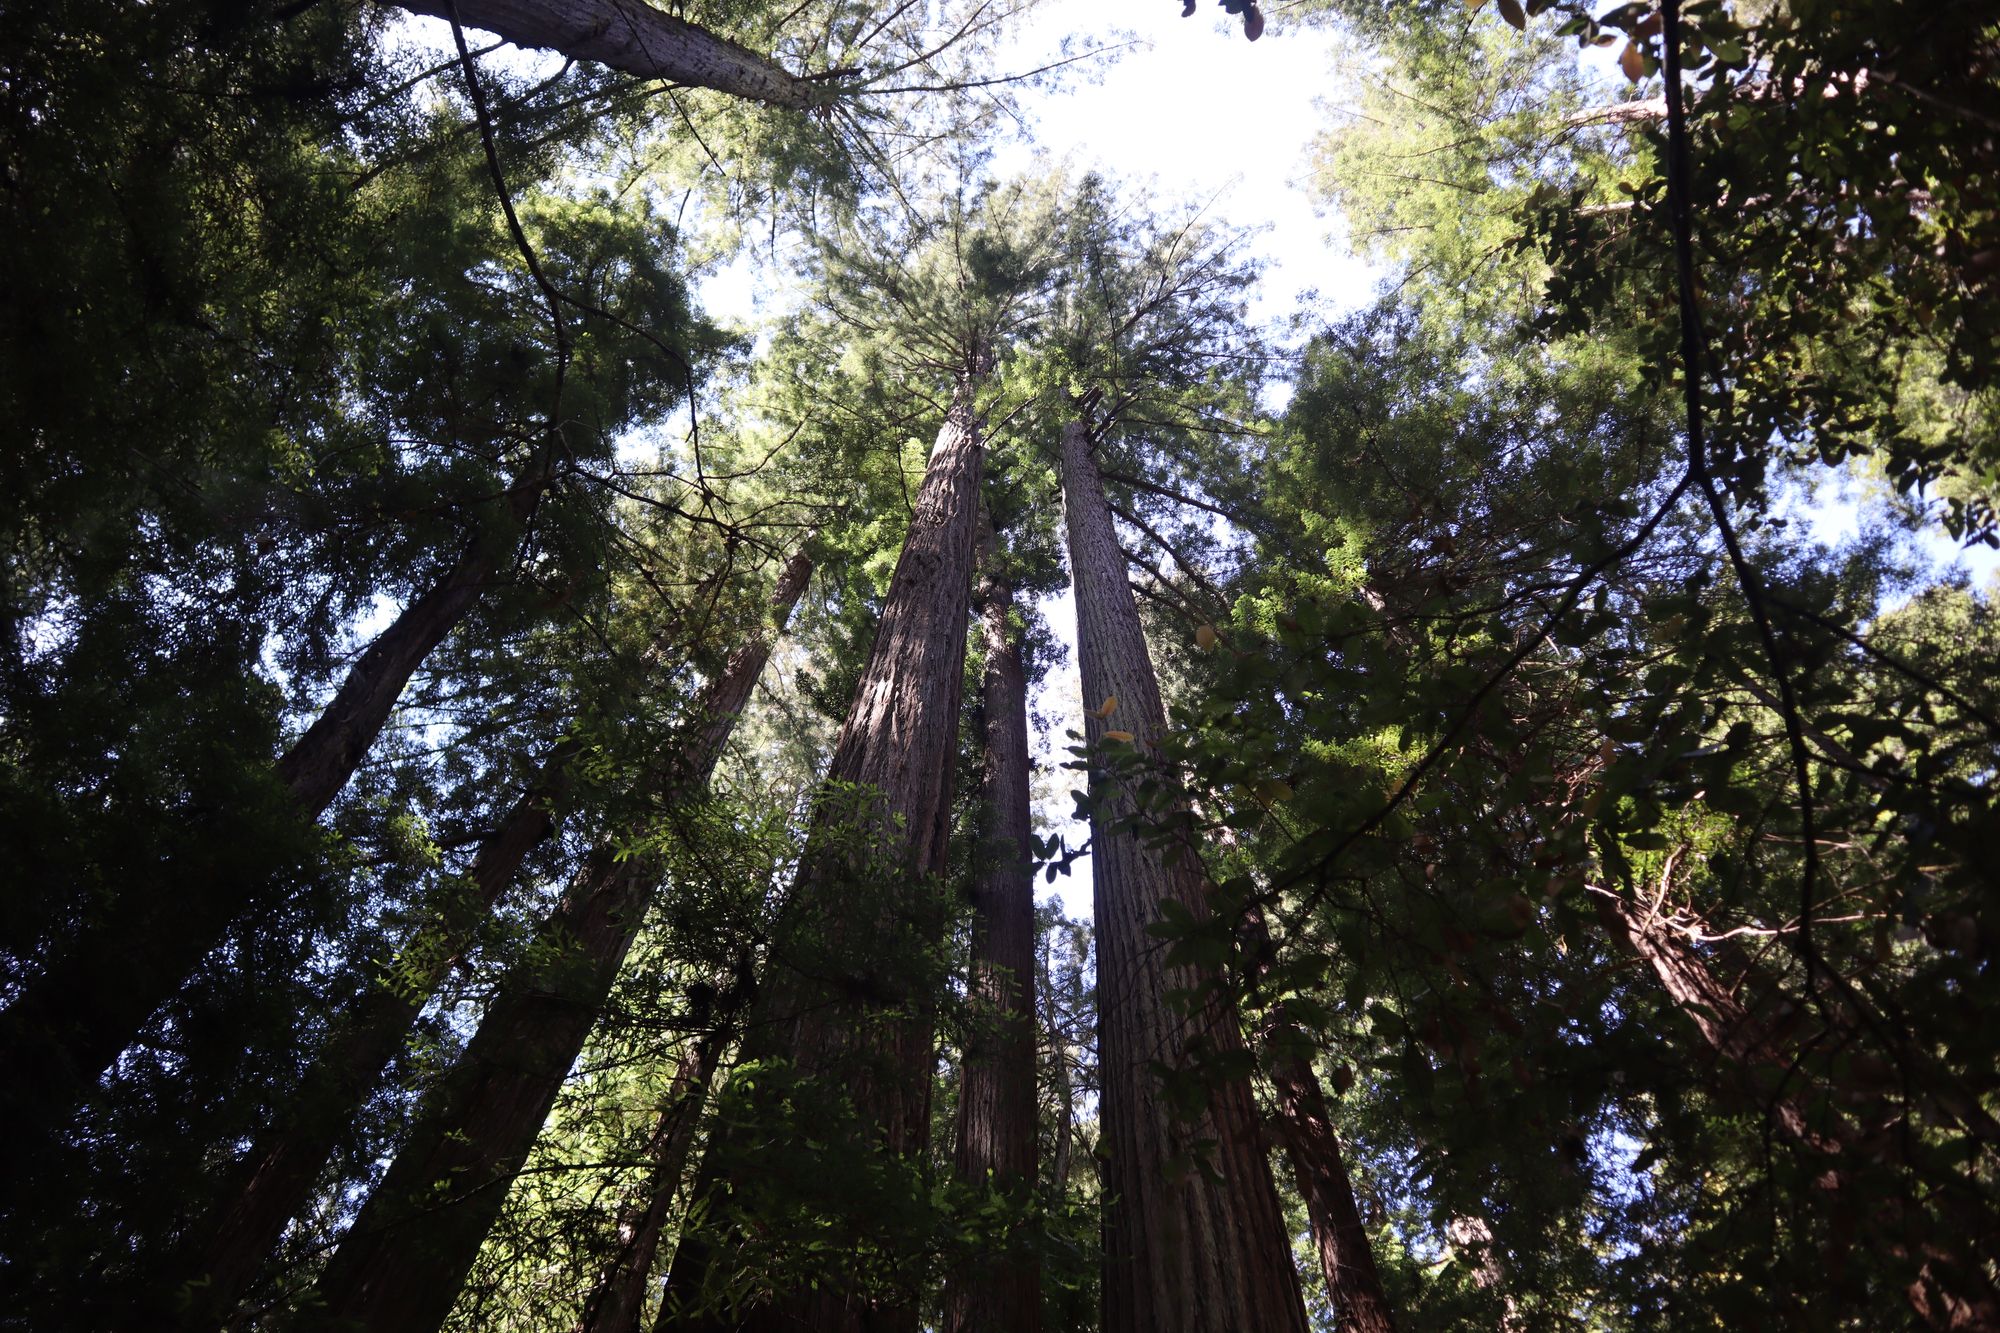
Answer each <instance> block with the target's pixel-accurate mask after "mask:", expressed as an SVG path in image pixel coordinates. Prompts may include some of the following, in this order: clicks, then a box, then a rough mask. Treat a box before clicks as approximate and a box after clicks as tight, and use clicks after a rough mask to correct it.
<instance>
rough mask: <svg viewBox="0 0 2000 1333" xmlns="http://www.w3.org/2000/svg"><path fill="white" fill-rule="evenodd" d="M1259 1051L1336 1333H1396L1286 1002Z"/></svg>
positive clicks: (1227, 841) (1261, 1036)
mask: <svg viewBox="0 0 2000 1333" xmlns="http://www.w3.org/2000/svg"><path fill="white" fill-rule="evenodd" d="M1235 840H1236V835H1235V833H1234V831H1233V830H1231V829H1228V828H1226V827H1225V828H1224V829H1223V830H1222V841H1223V844H1224V845H1225V846H1233V845H1234V844H1235ZM1246 925H1247V928H1248V929H1249V931H1250V932H1251V936H1252V939H1253V942H1255V943H1257V944H1259V945H1262V946H1264V950H1263V952H1264V953H1265V956H1266V957H1269V956H1271V954H1270V952H1269V945H1270V938H1271V937H1270V930H1269V928H1268V926H1266V924H1265V921H1264V915H1263V913H1262V912H1261V911H1258V910H1256V909H1252V912H1251V914H1250V918H1249V920H1248V922H1247V923H1246ZM1258 1045H1259V1047H1260V1048H1261V1052H1260V1053H1261V1054H1262V1055H1263V1058H1264V1066H1265V1068H1266V1069H1267V1070H1268V1071H1269V1072H1270V1075H1271V1086H1272V1089H1273V1090H1274V1091H1275V1092H1276V1093H1277V1127H1278V1134H1279V1138H1280V1139H1281V1140H1282V1142H1283V1145H1284V1149H1285V1156H1286V1157H1287V1158H1288V1159H1289V1160H1290V1162H1291V1164H1292V1175H1293V1178H1294V1179H1296V1180H1297V1181H1298V1186H1299V1197H1300V1198H1301V1199H1303V1200H1305V1205H1306V1220H1307V1223H1308V1225H1309V1226H1310V1227H1311V1230H1312V1238H1313V1248H1314V1249H1315V1250H1317V1251H1318V1252H1319V1266H1320V1274H1321V1276H1322V1277H1324V1278H1325V1280H1326V1294H1327V1296H1328V1298H1329V1299H1330V1300H1331V1301H1332V1302H1333V1314H1334V1327H1335V1328H1337V1329H1339V1330H1340V1333H1394V1330H1395V1326H1396V1321H1395V1318H1394V1316H1393V1315H1392V1314H1391V1307H1390V1305H1389V1294H1388V1293H1387V1292H1386V1291H1384V1290H1383V1289H1382V1275H1381V1273H1380V1272H1379V1271H1378V1270H1377V1269H1376V1267H1375V1247H1374V1246H1373V1245H1372V1244H1371V1243H1370V1242H1369V1240H1368V1229H1367V1228H1366V1227H1365V1226H1363V1225H1362V1224H1361V1210H1360V1209H1359V1208H1357V1207H1356V1206H1355V1203H1354V1182H1353V1180H1352V1179H1351V1178H1350V1177H1349V1176H1348V1174H1347V1158H1346V1155H1345V1154H1344V1153H1342V1152H1341V1150H1340V1136H1339V1135H1338V1134H1337V1133H1335V1132H1334V1128H1333V1114H1332V1112H1331V1111H1330V1110H1329V1109H1328V1107H1327V1103H1326V1090H1325V1088H1323V1087H1322V1086H1321V1085H1320V1081H1319V1075H1318V1074H1316V1073H1314V1072H1313V1067H1312V1059H1311V1051H1312V1039H1311V1038H1310V1037H1309V1036H1308V1035H1307V1034H1306V1031H1305V1029H1304V1028H1303V1027H1302V1026H1301V1025H1300V1024H1298V1023H1297V1022H1295V1021H1294V1020H1293V1019H1292V1017H1291V1015H1289V1014H1288V1013H1286V1010H1285V1005H1284V1004H1283V1003H1282V1002H1281V1003H1279V1004H1278V1005H1277V1006H1276V1007H1275V1008H1274V1009H1273V1010H1272V1011H1271V1014H1270V1016H1269V1017H1268V1018H1267V1019H1266V1020H1265V1021H1264V1023H1263V1025H1262V1028H1261V1030H1260V1031H1259V1033H1258Z"/></svg>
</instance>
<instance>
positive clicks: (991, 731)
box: [945, 522, 1041, 1333]
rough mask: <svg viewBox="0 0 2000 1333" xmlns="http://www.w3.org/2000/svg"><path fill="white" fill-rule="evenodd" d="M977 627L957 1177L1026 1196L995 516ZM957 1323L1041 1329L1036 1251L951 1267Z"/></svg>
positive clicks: (1008, 735)
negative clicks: (976, 839)
mask: <svg viewBox="0 0 2000 1333" xmlns="http://www.w3.org/2000/svg"><path fill="white" fill-rule="evenodd" d="M980 557H981V561H982V564H983V565H984V576H983V577H982V579H981V580H980V586H979V595H978V602H979V613H980V614H979V618H980V632H981V636H982V639H983V641H984V644H985V649H986V678H985V681H984V685H983V695H982V704H983V709H982V711H983V712H984V715H985V717H984V721H985V732H986V735H985V747H986V756H985V777H984V783H985V788H984V792H983V796H984V802H983V804H984V806H985V814H986V821H987V822H986V827H985V830H984V832H985V837H984V838H983V840H982V844H981V847H980V857H979V864H980V869H979V871H978V873H977V875H976V877H975V879H974V881H973V888H972V913H973V915H972V969H971V977H970V980H969V982H968V987H967V989H968V993H969V994H968V998H969V999H970V1001H971V1005H972V1009H973V1014H972V1029H971V1033H970V1035H969V1036H968V1037H967V1039H966V1049H965V1056H964V1060H963V1063H962V1065H961V1072H960V1076H959V1102H958V1153H957V1167H958V1175H959V1179H961V1180H963V1181H965V1182H966V1183H968V1184H970V1185H972V1186H974V1187H975V1188H979V1187H983V1186H985V1185H986V1184H987V1183H988V1182H990V1183H991V1185H992V1187H993V1188H994V1189H995V1190H997V1191H999V1192H1001V1193H1002V1194H1005V1195H1008V1196H1009V1197H1011V1198H1014V1199H1015V1200H1017V1201H1019V1202H1021V1203H1023V1204H1025V1203H1026V1202H1027V1201H1028V1198H1029V1195H1030V1192H1031V1191H1032V1189H1033V1186H1034V1182H1035V1131H1036V1125H1035V1112H1036V1105H1035V870H1034V863H1033V861H1032V860H1031V858H1030V848H1031V844H1030V841H1029V839H1030V837H1031V836H1032V830H1033V822H1032V819H1031V817H1030V814H1029V803H1028V777H1029V769H1030V761H1029V757H1028V679H1027V673H1026V672H1025V670H1024V669H1023V667H1022V663H1021V645H1020V641H1019V640H1018V638H1017V637H1016V636H1015V634H1014V632H1013V630H1012V628H1011V627H1010V625H1009V623H1008V622H1009V620H1010V618H1011V617H1012V614H1013V610H1014V591H1013V588H1012V587H1010V586H1009V584H1008V583H1007V581H1006V578H1005V576H1004V574H1002V573H1001V572H1000V570H999V567H998V565H999V549H998V543H997V540H996V538H995V535H994V532H993V528H992V525H991V523H990V522H989V523H988V524H987V526H986V529H985V532H984V534H983V536H982V540H981V550H980ZM945 1327H946V1328H947V1329H949V1330H952V1333H1035V1331H1036V1330H1037V1329H1039V1328H1040V1327H1041V1276H1040V1269H1039V1266H1038V1265H1037V1264H1036V1262H1035V1258H1034V1255H1033V1253H1032V1252H1027V1251H1025V1250H1024V1251H1023V1252H1016V1253H1008V1254H1003V1255H999V1256H996V1257H994V1258H992V1259H990V1260H988V1261H986V1262H984V1263H980V1264H978V1265H977V1266H975V1267H971V1268H969V1269H967V1270H966V1271H963V1272H959V1273H955V1274H953V1275H952V1277H951V1279H950V1281H949V1282H948V1283H947V1285H946V1289H945Z"/></svg>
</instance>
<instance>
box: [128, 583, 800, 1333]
mask: <svg viewBox="0 0 2000 1333" xmlns="http://www.w3.org/2000/svg"><path fill="white" fill-rule="evenodd" d="M810 570H811V562H810V560H809V559H808V558H807V557H806V556H805V555H804V554H803V552H802V553H801V554H800V555H798V556H795V557H794V560H793V564H792V565H791V566H790V567H789V568H788V570H787V573H786V574H785V575H784V576H782V581H781V584H780V589H779V594H778V600H779V601H780V603H781V605H782V604H783V599H784V598H786V597H788V596H793V595H795V593H796V590H797V588H802V587H803V586H804V580H805V579H806V577H808V575H809V574H810ZM677 631H678V627H676V628H675V629H674V630H669V631H667V632H665V633H663V634H662V636H661V638H660V641H659V649H660V650H661V651H663V652H664V651H671V645H672V642H673V639H674V635H675V633H676V632H677ZM732 720H733V719H732V718H730V717H724V718H720V719H717V718H704V719H700V720H699V726H700V727H701V728H702V729H704V730H703V734H699V735H697V736H696V738H695V739H694V741H693V744H692V748H693V749H694V750H697V751H705V750H707V749H714V750H716V751H717V752H719V751H720V749H721V747H722V745H723V744H724V743H726V741H727V738H728V737H727V730H726V728H727V726H728V724H729V722H730V721H732ZM718 726H719V727H722V728H724V730H723V732H722V734H721V735H719V736H714V735H708V734H706V732H707V731H711V730H713V729H714V728H716V727H718ZM581 749H582V746H581V745H580V743H578V742H575V741H568V740H565V741H562V742H560V743H558V744H557V745H556V746H555V748H554V749H553V750H552V751H551V752H550V754H549V757H548V758H547V759H546V760H544V761H543V763H542V767H541V771H540V772H539V773H538V774H537V775H536V777H535V779H534V781H533V782H532V783H531V784H530V785H529V788H528V790H527V791H526V792H525V793H524V794H523V795H522V797H521V799H520V800H518V801H517V802H516V803H515V804H514V807H513V808H512V809H511V810H510V811H509V812H508V814H507V817H506V818H505V819H504V820H502V821H501V823H500V826H499V827H498V828H497V829H495V830H494V832H493V833H492V835H491V836H489V837H488V838H487V839H486V840H485V841H484V842H483V843H481V844H480V848H479V851H478V853H477V854H476V855H475V856H474V857H473V862H472V867H471V869H470V871H469V872H468V874H467V877H466V878H467V883H466V884H465V885H464V886H463V888H462V889H461V888H458V887H457V886H453V887H452V889H451V890H450V891H448V892H447V893H446V894H444V895H443V897H444V899H445V901H444V903H443V905H442V907H441V908H440V910H439V911H438V913H437V915H436V916H435V917H434V918H433V919H432V920H430V921H428V922H426V923H425V924H424V925H423V926H421V927H419V929H418V930H417V931H416V932H415V933H414V935H413V936H412V937H411V939H410V940H409V941H408V942H407V943H406V944H405V945H404V946H403V947H402V949H401V950H400V951H399V952H398V954H397V956H396V959H395V961H394V963H393V964H392V965H391V966H390V967H389V968H388V969H387V975H386V976H384V977H383V978H382V979H381V980H380V981H379V982H378V984H376V985H374V986H372V987H370V988H369V989H368V990H367V991H366V992H364V993H363V994H362V995H361V996H360V997H359V998H358V999H357V1000H356V1001H355V1002H354V1004H353V1005H352V1006H351V1007H350V1008H349V1009H348V1010H347V1011H346V1012H344V1013H343V1014H341V1015H340V1017H339V1019H338V1020H337V1021H336V1024H335V1028H334V1034H333V1036H332V1038H331V1040H329V1041H328V1042H327V1044H326V1046H325V1048H324V1049H323V1050H322V1051H321V1052H320V1054H319V1057H318V1058H317V1059H316V1060H315V1061H314V1063H313V1066H312V1068H311V1069H310V1070H309V1071H308V1072H307V1074H306V1077H305V1078H304V1080H302V1082H301V1084H300V1086H299V1089H298V1091H297V1093H296V1094H295V1095H294V1096H293V1097H292V1098H291V1107H292V1108H293V1113H292V1114H291V1115H289V1116H288V1117H287V1118H286V1119H284V1120H283V1121H282V1122H281V1123H279V1124H278V1125H276V1126H275V1127H273V1128H272V1129H271V1130H270V1132H268V1133H266V1134H265V1135H264V1136H263V1137H262V1138H261V1139H260V1140H259V1141H258V1142H257V1143H256V1144H254V1145H253V1146H252V1148H251V1151H250V1152H249V1153H248V1154H247V1155H246V1156H245V1157H244V1159H243V1160H242V1162H241V1163H240V1164H239V1165H238V1167H237V1169H236V1170H235V1171H234V1172H232V1173H231V1176H230V1179H229V1183H228V1185H227V1186H226V1187H225V1189H224V1190H222V1191H220V1192H219V1193H218V1195H217V1197H216V1202H215V1204H214V1206H212V1207H211V1208H210V1209H209V1210H208V1212H207V1213H206V1214H205V1215H204V1216H203V1217H202V1218H201V1219H200V1220H199V1221H197V1222H196V1224H195V1225H194V1226H192V1227H190V1228H189V1230H188V1231H187V1233H186V1234H185V1235H184V1236H183V1238H182V1252H183V1253H184V1254H187V1255H189V1256H190V1258H189V1260H188V1263H187V1267H186V1269H185V1270H184V1280H182V1281H180V1282H177V1283H173V1284H170V1285H172V1286H173V1287H174V1288H176V1290H175V1291H174V1293H173V1295H174V1299H175V1300H176V1302H177V1304H178V1308H177V1309H176V1310H175V1312H174V1315H173V1320H174V1322H175V1323H176V1324H177V1325H178V1326H181V1327H185V1328H189V1329H197V1328H204V1327H213V1326H214V1325H215V1324H217V1323H218V1322H220V1321H221V1320H222V1319H223V1318H225V1317H226V1316H227V1315H228V1314H229V1312H230V1311H232V1310H234V1309H235V1308H236V1306H237V1304H238V1303H239V1302H240V1301H241V1300H242V1298H243V1294H244V1292H245V1291H246V1290H247V1289H248V1287H249V1285H250V1283H251V1282H252V1281H254V1280H255V1278H256V1276H257V1272H258V1270H259V1269H260V1268H261V1267H262V1265H263V1263H264V1261H265V1259H266V1258H268V1257H269V1255H270V1253H271V1251H272V1250H273V1249H274V1248H275V1247H276V1246H277V1243H278V1241H279V1239H280V1237H282V1236H283V1234H284V1230H285V1227H286V1225H287V1224H288V1223H289V1222H290V1221H291V1219H292V1218H294V1217H296V1216H298V1215H299V1214H300V1213H301V1212H302V1211H304V1209H305V1207H306V1205H307V1203H308V1202H309V1201H310V1199H311V1197H312V1189H313V1185H314V1182H315V1181H316V1180H317V1179H318V1177H319V1173H320V1171H321V1170H322V1169H323V1168H324V1167H325V1166H326V1163H327V1160H328V1159H329V1158H330V1157H331V1156H332V1155H333V1152H334V1150H335V1148H336V1147H337V1146H338V1145H339V1143H340V1141H341V1139H342V1137H343V1136H344V1135H345V1134H346V1132H347V1130H348V1127H349V1126H350V1125H351V1124H352V1122H353V1120H354V1117H355V1116H356V1115H357V1114H358V1113H359V1112H360V1110H361V1108H362V1106H363V1105H364V1104H365V1103H366V1101H367V1099H368V1096H369V1094H370V1093H372V1092H373V1091H374V1089H375V1087H376V1085H377V1083H378V1082H379V1081H380V1080H381V1076H382V1071H383V1070H384V1069H386V1068H387V1067H388V1065H389V1062H390V1061H391V1060H393V1059H395V1057H396V1056H397V1055H398V1054H400V1053H401V1051H402V1050H403V1048H404V1046H405V1045H406V1044H407V1043H408V1041H409V1035H410V1028H411V1026H412V1025H413V1024H414V1023H415V1022H416V1021H417V1017H418V1015H419V1014H420V1013H421V1012H422V1011H423V1006H424V1004H425V1003H426V1002H427V1001H428V1000H429V998H430V996H431V994H432V993H433V992H434V991H435V990H436V989H437V987H438V985H439V983H441V982H442V981H443V980H444V978H445V976H446V975H447V974H448V973H449V972H450V971H451V969H452V967H453V966H455V965H456V964H457V962H458V961H459V959H460V958H462V957H463V956H464V954H465V951H466V950H467V949H468V948H470V947H471V945H472V942H473V940H474V939H475V938H476V936H477V934H478V932H479V928H480V927H481V925H483V924H484V923H485V922H486V921H487V920H488V919H489V918H490V916H491V914H492V912H493V909H494V907H495V906H496V905H497V904H498V903H499V901H500V898H501V896H502V895H503V894H505V893H506V891H507V889H508V887H509V886H510V885H512V884H513V883H514V881H515V879H516V877H517V876H518V875H519V873H520V868H521V863H522V862H523V861H524V860H525V859H526V858H527V856H528V854H529V853H530V852H532V851H533V850H534V849H535V848H536V847H537V846H539V845H540V844H541V843H542V842H543V840H545V839H546V838H548V837H549V835H550V834H552V833H553V832H554V831H555V828H556V823H557V820H558V818H559V814H560V807H561V805H562V803H563V801H564V799H565V797H566V795H567V791H568V788H569V786H570V785H571V784H570V773H569V766H570V764H571V763H572V762H574V760H575V759H576V757H577V755H578V754H579V753H580V752H581ZM153 1326H157V1325H153Z"/></svg>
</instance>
